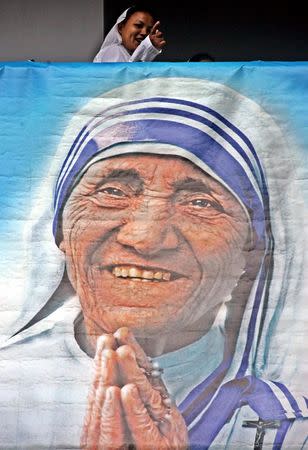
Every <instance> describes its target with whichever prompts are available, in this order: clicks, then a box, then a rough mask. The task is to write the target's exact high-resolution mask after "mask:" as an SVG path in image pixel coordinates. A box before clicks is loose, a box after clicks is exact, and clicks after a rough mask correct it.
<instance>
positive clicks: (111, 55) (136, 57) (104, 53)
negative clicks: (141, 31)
mask: <svg viewBox="0 0 308 450" xmlns="http://www.w3.org/2000/svg"><path fill="white" fill-rule="evenodd" d="M128 9H129V8H128ZM128 9H126V10H125V11H124V12H123V13H122V14H121V15H120V16H119V17H118V19H117V21H116V23H115V24H114V25H113V27H112V28H111V30H110V31H109V33H108V34H107V36H106V37H105V39H104V41H103V43H102V45H101V48H100V49H99V52H98V53H97V54H96V55H95V57H94V59H93V62H95V63H101V62H138V61H153V59H154V58H156V56H157V55H159V53H161V50H158V49H157V48H155V47H154V46H153V45H152V42H151V40H150V38H149V36H147V37H146V38H145V39H144V40H143V41H142V42H141V43H140V44H139V45H138V47H137V48H136V50H135V51H134V52H133V53H132V54H130V53H129V52H128V51H127V50H126V48H125V47H124V45H123V44H122V37H121V35H120V33H119V31H118V25H119V23H121V22H122V21H123V20H124V19H125V17H126V13H127V11H128Z"/></svg>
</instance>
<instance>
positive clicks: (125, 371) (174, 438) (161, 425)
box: [114, 328, 188, 450]
mask: <svg viewBox="0 0 308 450" xmlns="http://www.w3.org/2000/svg"><path fill="white" fill-rule="evenodd" d="M114 336H115V338H116V341H117V343H118V348H117V350H116V353H117V361H118V368H119V373H120V374H121V381H122V385H123V387H122V388H121V403H122V406H123V412H124V415H125V421H126V424H127V427H128V429H129V432H130V435H131V442H132V443H133V444H134V445H135V447H136V448H137V449H138V450H144V449H147V450H150V449H153V450H157V449H161V450H171V449H172V450H175V449H186V448H187V443H188V435H187V428H186V424H185V422H184V419H183V417H182V415H181V413H180V412H179V410H178V409H177V407H176V405H175V404H174V403H173V402H172V401H171V399H170V397H169V396H168V392H167V389H166V387H165V385H164V383H163V381H162V379H161V378H160V376H159V375H160V373H159V370H158V368H156V367H155V365H154V364H152V362H151V361H150V360H149V359H148V358H147V356H146V354H145V353H144V351H143V349H142V348H141V347H140V345H139V344H138V342H137V341H136V339H135V338H134V336H133V334H132V333H131V332H130V331H129V330H128V329H127V328H121V329H119V330H118V331H117V332H116V333H115V334H114Z"/></svg>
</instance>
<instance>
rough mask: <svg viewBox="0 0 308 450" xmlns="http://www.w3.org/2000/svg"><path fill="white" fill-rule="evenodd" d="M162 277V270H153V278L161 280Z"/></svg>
mask: <svg viewBox="0 0 308 450" xmlns="http://www.w3.org/2000/svg"><path fill="white" fill-rule="evenodd" d="M162 278H163V273H162V272H155V273H154V279H155V280H161V279H162Z"/></svg>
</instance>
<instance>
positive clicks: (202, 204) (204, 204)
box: [190, 198, 214, 208]
mask: <svg viewBox="0 0 308 450" xmlns="http://www.w3.org/2000/svg"><path fill="white" fill-rule="evenodd" d="M190 203H191V205H193V206H198V207H199V208H212V207H214V205H213V203H212V202H210V201H209V200H207V199H205V198H196V199H195V200H191V202H190Z"/></svg>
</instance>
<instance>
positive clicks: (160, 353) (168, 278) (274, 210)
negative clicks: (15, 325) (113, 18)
mask: <svg viewBox="0 0 308 450" xmlns="http://www.w3.org/2000/svg"><path fill="white" fill-rule="evenodd" d="M292 152H294V155H295V157H294V158H295V159H294V160H295V163H294V164H293V163H292V160H291V162H290V148H289V140H288V136H284V135H283V134H282V132H281V131H280V128H279V126H278V125H277V124H276V123H275V121H274V120H273V119H272V118H271V117H270V115H269V114H268V113H266V112H265V111H264V110H263V109H262V108H261V107H260V106H259V105H258V104H257V103H255V102H254V101H252V100H250V99H249V98H247V97H245V96H243V95H242V94H240V93H239V92H236V91H235V90H232V89H230V88H229V87H227V86H225V85H223V84H219V83H215V82H212V81H207V80H202V79H198V78H159V77H158V78H152V79H150V80H149V79H145V80H140V81H136V82H133V83H130V84H127V85H124V86H122V87H119V88H116V89H114V90H112V91H110V92H108V93H106V94H104V95H102V96H101V97H97V98H95V99H93V100H90V101H89V102H88V104H87V105H86V106H85V107H84V108H82V109H81V110H80V111H79V112H77V113H76V114H75V115H74V116H73V118H72V120H71V122H70V123H69V125H68V127H67V129H66V131H65V133H64V136H63V138H62V140H61V143H60V145H59V148H58V150H57V153H56V155H55V157H54V165H53V167H51V168H50V171H49V173H47V174H46V180H45V181H44V186H42V187H41V189H42V190H41V192H42V193H44V196H42V198H43V201H42V202H41V203H40V204H39V205H36V206H35V207H34V209H33V220H32V221H31V226H29V228H28V229H27V230H26V236H27V239H28V241H29V248H30V257H29V258H30V260H31V264H30V265H29V283H28V289H27V292H25V304H26V302H29V301H30V299H31V308H26V307H25V308H24V310H23V324H22V325H20V330H19V331H18V332H17V333H15V335H14V336H13V337H11V338H10V339H9V340H8V341H7V342H6V343H5V344H4V345H2V348H1V350H0V354H1V359H3V360H5V361H9V363H8V364H6V367H3V374H2V375H1V377H0V384H1V386H2V387H1V389H4V387H3V386H5V383H7V382H8V381H5V380H9V379H10V380H11V381H10V383H12V380H14V382H15V386H16V391H15V392H11V394H10V396H11V400H10V401H9V402H6V401H5V399H2V400H1V407H2V408H6V414H5V417H4V422H5V424H4V426H3V430H2V431H1V434H2V437H1V442H3V443H4V444H5V448H13V447H14V445H17V447H18V445H21V444H22V445H23V446H24V447H23V448H32V447H34V446H37V447H38V448H45V447H46V448H47V447H48V448H56V449H58V448H82V449H86V450H90V449H111V448H112V449H119V448H128V447H129V446H130V445H131V446H133V448H136V449H138V450H143V449H153V450H154V449H155V450H157V449H166V450H167V449H170V450H171V449H188V448H190V449H207V448H211V449H227V448H228V449H239V448H243V449H250V448H251V449H252V448H258V449H261V448H262V446H263V448H264V449H265V448H266V449H269V448H285V449H291V448H292V449H299V448H303V445H304V443H305V439H306V438H307V428H308V427H307V417H308V411H307V400H306V398H305V396H304V395H305V393H304V386H303V379H304V372H305V363H304V359H303V353H304V349H305V346H304V340H303V333H304V330H303V329H302V326H303V322H302V320H301V316H302V315H303V312H304V292H305V289H306V290H307V286H305V283H306V285H307V277H306V278H305V275H304V255H305V243H303V240H302V237H301V236H300V230H301V227H303V224H304V221H305V217H307V214H306V208H305V205H304V202H303V200H302V197H301V195H302V194H301V192H300V190H299V189H298V188H297V183H296V176H297V175H296V151H295V150H292ZM16 364H17V366H16ZM17 367H18V370H17ZM10 446H11V447H10Z"/></svg>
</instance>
